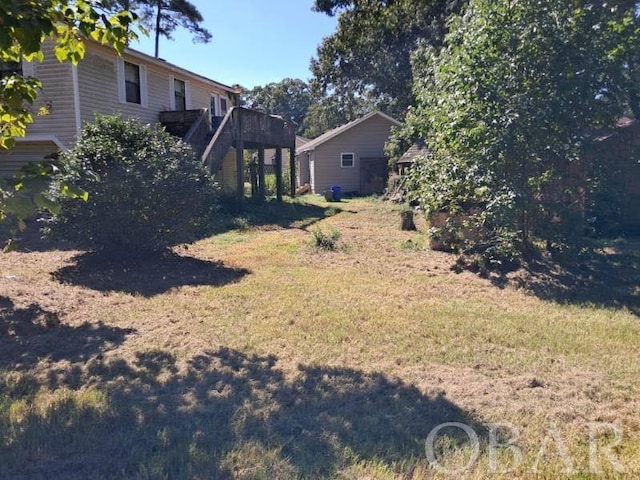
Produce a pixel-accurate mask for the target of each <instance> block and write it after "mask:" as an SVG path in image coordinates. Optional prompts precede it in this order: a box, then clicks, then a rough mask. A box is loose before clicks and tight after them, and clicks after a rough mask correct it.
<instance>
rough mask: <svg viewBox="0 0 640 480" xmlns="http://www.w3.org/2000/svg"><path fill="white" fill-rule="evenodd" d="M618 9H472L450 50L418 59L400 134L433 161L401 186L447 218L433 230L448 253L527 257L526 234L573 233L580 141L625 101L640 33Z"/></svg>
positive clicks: (584, 5) (520, 5)
mask: <svg viewBox="0 0 640 480" xmlns="http://www.w3.org/2000/svg"><path fill="white" fill-rule="evenodd" d="M624 3H625V2H619V4H618V5H617V6H612V5H611V4H607V3H605V2H598V1H591V2H589V1H579V0H573V1H569V2H567V1H566V0H550V1H545V2H540V1H536V0H517V1H515V0H499V1H496V0H471V2H470V5H469V7H468V9H467V11H466V13H465V14H464V15H463V16H461V17H459V18H457V19H456V20H455V21H454V22H453V24H452V26H451V29H450V33H449V34H448V35H447V37H446V48H445V49H443V50H442V51H440V52H437V51H435V50H434V49H433V48H429V47H426V48H423V49H421V50H419V51H418V52H417V53H416V55H415V59H414V72H415V73H414V74H415V79H414V87H415V94H416V98H417V107H416V109H414V110H413V111H412V113H411V114H410V115H409V116H408V127H407V128H408V129H410V130H411V131H412V132H414V133H416V132H417V133H420V135H421V136H422V137H423V138H425V139H426V140H427V141H428V144H429V146H430V148H431V150H432V152H433V156H432V157H430V158H429V159H424V160H423V161H421V162H419V163H418V165H416V168H415V169H413V172H412V174H411V176H410V177H409V183H408V185H409V187H410V190H411V194H412V195H413V197H414V198H415V199H417V200H419V201H420V203H421V204H422V205H423V206H424V207H425V208H426V210H427V213H428V214H429V215H433V214H436V213H438V212H447V213H448V214H449V215H450V217H449V222H448V223H447V224H446V225H445V227H444V228H440V229H439V231H438V232H436V233H439V234H440V235H443V236H444V237H446V238H447V239H448V240H449V243H450V244H451V245H450V246H452V247H462V248H465V247H466V248H469V247H470V248H471V249H476V250H481V251H483V252H495V251H496V249H498V250H499V249H501V248H502V249H507V250H509V249H511V250H513V249H515V250H520V251H522V250H523V249H525V248H527V246H528V245H529V243H530V240H531V235H532V234H536V235H540V236H542V237H543V238H547V239H548V240H551V241H553V240H558V239H562V238H563V236H564V235H567V234H568V233H570V232H571V230H572V228H571V227H572V223H571V221H570V219H571V217H572V213H577V214H578V215H579V213H580V211H581V208H580V207H581V205H580V203H581V201H582V199H581V195H582V193H583V191H582V190H581V189H583V188H584V185H585V182H579V183H576V184H572V183H571V182H570V181H567V179H568V177H569V176H570V175H571V173H572V172H574V173H575V172H578V176H580V175H584V174H586V172H587V170H586V169H585V167H584V166H583V165H580V159H581V158H582V155H581V154H582V152H583V150H584V148H585V146H586V142H587V135H586V134H587V133H588V131H589V129H591V128H593V127H605V126H611V125H613V124H614V123H615V121H616V119H617V118H618V116H619V115H621V114H622V112H623V111H624V108H625V106H626V104H627V101H628V95H627V93H628V92H629V88H628V86H629V85H628V83H627V80H628V71H627V68H628V62H627V59H628V58H629V55H630V53H631V52H633V51H634V49H637V48H638V29H637V25H636V20H635V8H634V6H633V5H629V4H630V2H626V4H627V5H623V4H624ZM623 7H624V8H623ZM456 219H457V221H456ZM447 230H448V231H447ZM565 238H566V237H565Z"/></svg>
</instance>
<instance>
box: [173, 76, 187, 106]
mask: <svg viewBox="0 0 640 480" xmlns="http://www.w3.org/2000/svg"><path fill="white" fill-rule="evenodd" d="M173 95H174V98H175V107H176V110H186V109H187V86H186V84H185V83H184V82H183V81H182V80H178V79H177V78H174V79H173Z"/></svg>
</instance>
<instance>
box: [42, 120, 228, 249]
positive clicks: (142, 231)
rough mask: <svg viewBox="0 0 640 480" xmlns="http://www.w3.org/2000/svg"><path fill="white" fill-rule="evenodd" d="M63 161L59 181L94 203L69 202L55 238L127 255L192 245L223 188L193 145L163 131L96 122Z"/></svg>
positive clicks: (134, 122) (57, 222)
mask: <svg viewBox="0 0 640 480" xmlns="http://www.w3.org/2000/svg"><path fill="white" fill-rule="evenodd" d="M62 162H63V165H64V166H65V169H64V170H65V172H66V173H64V174H61V175H60V176H59V178H58V181H60V182H69V183H71V184H72V185H74V186H76V187H78V188H81V189H83V190H85V191H87V192H88V193H89V198H88V200H87V201H86V202H83V201H80V200H66V199H63V200H62V209H61V212H60V214H59V215H58V216H57V217H56V218H55V219H54V221H53V223H52V232H53V233H54V235H56V236H60V237H63V238H65V239H68V240H71V241H76V242H80V243H81V244H83V245H84V246H86V247H87V248H90V249H94V250H100V251H103V252H105V253H107V254H109V255H115V256H119V257H126V256H131V255H141V254H146V253H151V252H158V251H161V250H163V249H166V248H167V247H170V246H172V245H175V244H178V243H183V242H190V241H193V240H194V239H196V238H197V237H198V236H199V235H201V234H202V233H204V232H205V231H206V229H207V228H208V227H209V226H210V224H211V222H212V221H213V215H214V213H215V210H216V206H217V204H218V192H219V189H218V186H217V185H216V184H215V183H214V181H213V178H212V176H211V175H210V174H209V173H208V172H207V170H206V168H205V167H204V165H203V164H202V163H200V162H198V161H197V160H196V158H195V157H194V154H193V152H192V150H191V148H190V147H189V145H187V144H186V143H184V142H182V141H181V140H178V139H177V138H175V137H173V136H171V135H170V134H168V133H167V132H165V131H164V130H163V129H162V128H161V127H159V126H150V125H143V124H141V123H140V122H139V121H137V120H128V119H123V118H120V117H114V116H97V117H96V120H95V122H94V123H92V124H88V125H86V126H85V127H84V129H83V130H82V132H81V135H80V138H79V140H78V142H77V144H76V146H75V147H74V148H73V149H72V150H70V151H69V152H68V153H66V154H64V155H63V158H62Z"/></svg>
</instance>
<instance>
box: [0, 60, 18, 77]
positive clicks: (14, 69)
mask: <svg viewBox="0 0 640 480" xmlns="http://www.w3.org/2000/svg"><path fill="white" fill-rule="evenodd" d="M13 74H16V75H22V62H0V78H3V77H8V76H9V75H13Z"/></svg>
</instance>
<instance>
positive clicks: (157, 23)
mask: <svg viewBox="0 0 640 480" xmlns="http://www.w3.org/2000/svg"><path fill="white" fill-rule="evenodd" d="M161 21H162V0H158V10H157V11H156V58H158V55H159V54H160V22H161Z"/></svg>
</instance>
